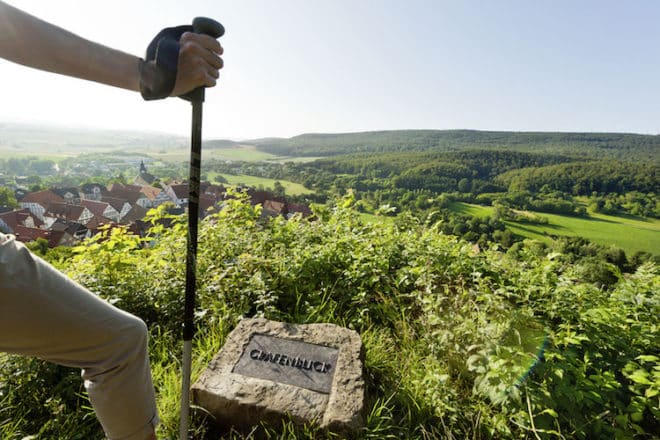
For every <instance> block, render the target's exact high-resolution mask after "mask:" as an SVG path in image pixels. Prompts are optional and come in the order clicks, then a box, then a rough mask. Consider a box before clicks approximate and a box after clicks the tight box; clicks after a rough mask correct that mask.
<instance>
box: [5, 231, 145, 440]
mask: <svg viewBox="0 0 660 440" xmlns="http://www.w3.org/2000/svg"><path fill="white" fill-rule="evenodd" d="M0 351H6V352H10V353H16V354H22V355H29V356H36V357H39V358H42V359H45V360H47V361H51V362H55V363H58V364H61V365H66V366H71V367H77V368H81V369H82V375H83V379H84V380H85V386H86V388H87V390H88V393H89V397H90V401H91V402H92V405H93V407H94V410H95V412H96V415H97V417H98V419H99V421H100V422H101V425H102V426H103V429H104V430H105V432H106V435H107V436H108V438H110V439H113V440H115V439H125V440H133V439H136V440H143V439H145V438H148V436H149V435H151V434H152V433H153V428H154V426H155V424H156V423H157V422H158V417H157V412H156V407H155V396H154V389H153V384H152V380H151V371H150V368H149V359H148V353H147V329H146V326H145V324H144V322H142V321H141V320H140V319H139V318H137V317H135V316H133V315H130V314H128V313H126V312H123V311H121V310H119V309H117V308H116V307H113V306H112V305H110V304H108V303H107V302H105V301H103V300H101V299H100V298H99V297H98V296H96V295H94V294H93V293H91V292H89V291H88V290H87V289H85V288H83V287H82V286H80V285H79V284H77V283H75V282H74V281H72V280H70V279H69V278H67V277H66V276H64V275H63V274H61V273H60V272H58V271H57V270H56V269H54V268H53V267H52V266H50V265H49V264H48V263H46V262H44V261H43V260H41V259H40V258H38V257H36V256H34V255H33V254H31V253H30V252H29V251H28V250H27V249H26V248H25V246H23V245H22V244H20V243H18V242H16V241H15V240H14V239H13V237H11V236H2V235H0Z"/></svg>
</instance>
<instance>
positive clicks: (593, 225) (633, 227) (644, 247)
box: [450, 202, 660, 255]
mask: <svg viewBox="0 0 660 440" xmlns="http://www.w3.org/2000/svg"><path fill="white" fill-rule="evenodd" d="M450 208H451V210H452V211H454V212H458V213H461V214H467V215H474V216H477V217H485V216H487V215H491V214H492V213H493V212H494V209H493V208H492V207H490V206H480V205H472V204H468V203H460V202H455V203H452V205H451V207H450ZM535 214H536V215H538V216H541V217H545V218H547V219H548V224H547V225H540V224H531V223H515V222H506V225H507V227H508V228H509V229H511V231H513V232H514V233H516V234H518V235H520V236H523V237H526V238H532V239H535V240H540V241H543V242H546V243H550V242H551V241H552V237H551V236H553V235H562V236H568V237H584V238H586V239H588V240H591V241H593V242H594V243H597V244H602V245H605V246H612V245H614V246H617V247H620V248H621V249H623V250H624V251H625V252H626V253H628V254H630V255H632V254H634V253H635V252H638V251H646V252H651V253H657V252H658V249H660V220H658V219H644V218H641V217H633V216H612V215H604V214H596V213H590V214H589V217H571V216H565V215H557V214H546V213H543V212H539V213H535Z"/></svg>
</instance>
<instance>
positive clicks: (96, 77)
mask: <svg viewBox="0 0 660 440" xmlns="http://www.w3.org/2000/svg"><path fill="white" fill-rule="evenodd" d="M221 54H222V47H221V46H220V44H219V43H218V42H217V41H216V40H214V39H213V38H211V37H208V36H206V35H197V34H193V33H185V34H184V35H183V36H182V37H181V50H180V52H179V68H178V73H177V80H176V85H175V88H174V90H173V92H172V95H180V94H183V93H186V92H188V91H190V90H192V89H194V88H196V87H199V86H202V85H205V86H208V87H211V86H214V85H215V83H216V79H217V78H218V69H220V68H222V59H221V58H220V55H221ZM0 57H2V58H5V59H7V60H9V61H13V62H15V63H19V64H23V65H25V66H29V67H34V68H36V69H41V70H45V71H49V72H55V73H59V74H62V75H67V76H72V77H76V78H82V79H86V80H89V81H95V82H99V83H102V84H107V85H110V86H115V87H121V88H123V89H128V90H133V91H139V90H140V77H139V71H138V63H139V62H140V58H138V57H136V56H134V55H130V54H127V53H124V52H121V51H118V50H115V49H112V48H109V47H106V46H103V45H101V44H98V43H94V42H92V41H89V40H86V39H84V38H81V37H79V36H77V35H75V34H73V33H71V32H69V31H67V30H64V29H62V28H60V27H57V26H54V25H52V24H50V23H47V22H45V21H43V20H40V19H38V18H36V17H33V16H32V15H30V14H27V13H25V12H23V11H21V10H19V9H16V8H14V7H12V6H10V5H7V4H6V3H4V2H2V1H0Z"/></svg>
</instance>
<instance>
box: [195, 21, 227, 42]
mask: <svg viewBox="0 0 660 440" xmlns="http://www.w3.org/2000/svg"><path fill="white" fill-rule="evenodd" d="M192 26H193V31H194V32H195V33H196V34H205V35H209V36H211V37H213V38H216V39H217V38H220V37H222V36H223V35H224V34H225V28H224V26H223V25H221V24H220V23H218V22H217V21H215V20H213V19H212V18H208V17H195V19H194V20H193V23H192Z"/></svg>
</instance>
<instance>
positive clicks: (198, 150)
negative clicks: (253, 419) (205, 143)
mask: <svg viewBox="0 0 660 440" xmlns="http://www.w3.org/2000/svg"><path fill="white" fill-rule="evenodd" d="M193 30H194V32H196V33H198V34H207V35H210V36H211V37H213V38H220V37H221V36H222V35H223V34H224V33H225V29H224V27H223V26H222V25H221V24H220V23H218V22H217V21H215V20H212V19H210V18H205V17H197V18H195V19H194V20H193ZM186 98H187V99H190V102H191V104H192V132H191V136H190V178H189V179H188V244H187V252H186V300H185V307H184V312H183V366H182V370H183V371H182V374H183V380H182V385H181V420H180V427H179V438H180V440H186V439H187V435H188V422H189V420H188V415H189V412H190V375H191V371H190V370H191V367H192V339H193V336H194V333H195V323H194V318H195V285H196V283H197V274H196V271H197V225H198V223H199V192H200V189H199V174H200V168H201V164H202V103H203V102H204V88H203V87H199V88H197V89H195V90H193V91H192V92H190V93H189V94H188V95H186Z"/></svg>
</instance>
